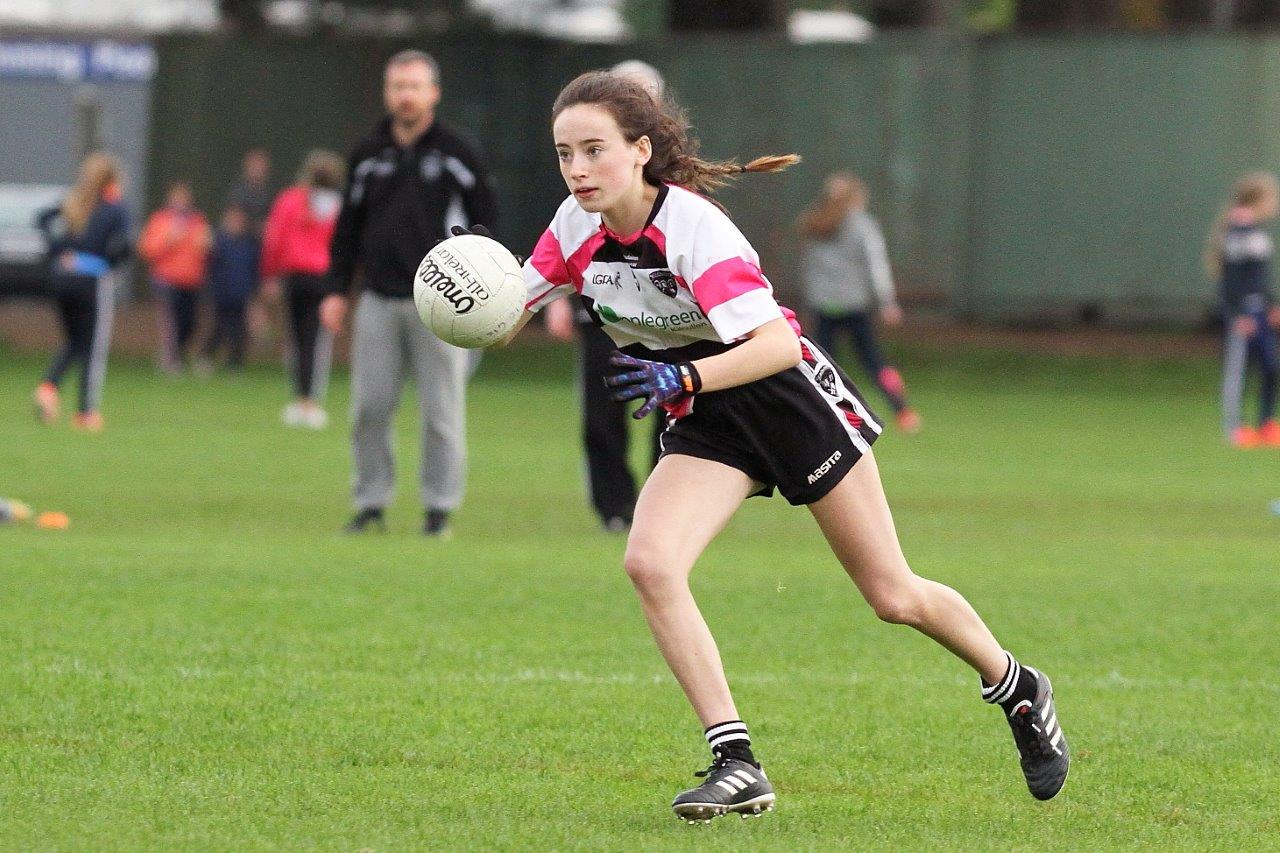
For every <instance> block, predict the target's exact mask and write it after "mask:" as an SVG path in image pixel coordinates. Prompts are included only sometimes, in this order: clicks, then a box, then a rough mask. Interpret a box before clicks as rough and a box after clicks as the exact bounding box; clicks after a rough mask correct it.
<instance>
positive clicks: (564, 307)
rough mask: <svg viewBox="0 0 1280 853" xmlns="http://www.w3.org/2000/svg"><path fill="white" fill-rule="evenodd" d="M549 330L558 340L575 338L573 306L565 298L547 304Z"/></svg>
mask: <svg viewBox="0 0 1280 853" xmlns="http://www.w3.org/2000/svg"><path fill="white" fill-rule="evenodd" d="M547 332H548V334H550V335H551V337H553V338H555V339H556V340H557V341H571V340H573V308H572V307H571V306H570V305H569V303H568V302H567V301H566V300H564V299H557V300H556V301H555V302H552V303H551V304H550V305H548V306H547Z"/></svg>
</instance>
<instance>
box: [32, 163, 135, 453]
mask: <svg viewBox="0 0 1280 853" xmlns="http://www.w3.org/2000/svg"><path fill="white" fill-rule="evenodd" d="M123 183H124V174H123V172H122V171H121V168H120V163H119V161H118V160H117V159H116V158H115V157H114V156H113V155H111V154H107V153H104V152H97V153H93V154H90V155H89V156H88V157H86V158H85V160H84V162H83V163H82V164H81V166H80V177H79V178H78V179H77V181H76V185H75V186H74V187H72V188H71V192H69V193H68V194H67V197H66V198H65V199H63V201H62V203H61V204H60V205H59V206H58V207H55V208H52V209H51V210H46V211H44V212H43V213H41V214H40V216H39V218H38V220H37V224H38V225H39V227H40V230H41V232H43V234H44V236H45V240H46V241H48V244H49V263H50V281H51V284H52V286H53V295H54V299H55V301H56V302H57V305H58V317H59V319H60V320H61V321H62V329H63V332H64V334H65V343H64V344H63V346H62V349H61V350H59V352H58V355H57V356H56V357H55V358H54V360H53V363H52V364H50V365H49V370H48V372H46V373H45V376H44V381H42V382H41V383H40V385H39V386H38V387H37V388H36V392H35V403H36V415H37V416H38V417H39V418H40V420H41V421H43V422H44V423H53V422H54V421H55V420H57V418H58V409H59V397H58V389H59V387H60V385H61V383H62V379H63V376H64V375H65V374H66V372H67V370H68V368H70V367H71V366H72V365H73V364H78V365H79V366H80V398H79V401H78V405H77V406H76V414H75V416H74V418H73V420H72V422H71V423H72V425H73V426H74V427H75V428H76V429H80V430H85V431H87V432H100V431H101V430H102V428H103V420H102V413H101V411H100V410H99V406H100V403H101V400H102V385H103V383H104V382H105V380H106V376H107V350H108V349H109V348H110V342H111V322H112V317H113V314H114V310H115V309H114V305H115V278H114V276H113V275H112V270H113V269H114V268H115V267H117V266H119V265H120V264H121V263H122V262H123V261H124V260H125V258H126V257H128V255H129V215H128V213H127V212H126V210H125V207H124V204H123V203H122V186H123Z"/></svg>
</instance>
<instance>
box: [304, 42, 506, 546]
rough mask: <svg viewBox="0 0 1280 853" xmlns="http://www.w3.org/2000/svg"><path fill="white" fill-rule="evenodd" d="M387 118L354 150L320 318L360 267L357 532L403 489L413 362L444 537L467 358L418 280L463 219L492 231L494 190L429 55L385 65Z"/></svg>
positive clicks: (337, 304)
mask: <svg viewBox="0 0 1280 853" xmlns="http://www.w3.org/2000/svg"><path fill="white" fill-rule="evenodd" d="M383 94H384V99H385V101H386V106H387V112H388V113H389V115H388V117H387V118H386V119H384V120H383V121H382V123H380V124H379V125H378V128H377V130H375V131H374V133H373V135H372V136H371V137H369V138H368V139H366V140H365V141H364V142H362V143H360V144H359V145H358V146H356V149H355V151H354V152H353V153H352V155H351V160H350V162H349V164H348V165H349V168H348V184H347V188H346V193H345V195H344V198H343V206H342V211H341V213H340V214H339V215H338V222H337V225H336V227H335V230H334V234H333V241H332V243H331V245H330V268H329V277H328V285H329V288H330V295H329V296H327V297H326V298H325V300H324V302H323V303H322V304H321V306H320V317H321V321H322V322H323V323H324V324H325V326H326V327H328V328H329V329H330V330H332V331H334V332H335V333H336V332H337V331H339V330H340V329H341V327H342V321H343V318H344V317H345V315H346V308H347V300H348V298H349V293H350V291H351V287H352V282H353V280H354V278H355V275H356V271H357V269H358V270H359V271H360V278H361V281H362V284H363V292H362V293H361V295H360V298H359V303H358V304H357V307H356V311H355V319H354V328H353V350H352V360H351V379H352V400H351V417H352V430H351V445H352V455H353V457H354V462H355V477H354V484H353V492H354V494H353V497H354V503H355V509H356V514H355V517H354V518H353V519H352V520H351V522H350V523H349V524H348V525H347V530H348V531H350V532H359V531H361V530H365V529H367V528H368V527H370V526H371V525H372V526H377V527H381V526H382V525H383V512H384V509H385V507H386V505H387V504H388V503H389V502H390V500H391V497H392V494H393V493H394V491H395V468H394V457H393V454H392V448H391V423H392V416H393V414H394V413H395V409H396V405H397V403H398V402H399V399H400V388H401V384H402V382H403V378H404V371H405V367H406V363H407V367H408V368H409V370H411V371H412V373H413V375H414V378H415V380H416V382H417V386H418V399H419V403H420V407H421V414H422V442H423V448H422V466H421V470H420V481H421V495H422V503H423V507H424V509H425V511H426V514H425V520H424V525H423V530H424V532H425V533H427V534H428V535H441V534H444V533H446V532H447V530H448V517H449V513H450V512H451V511H452V510H454V509H456V508H457V506H458V504H459V503H461V501H462V492H463V483H464V479H465V468H466V435H465V432H466V431H465V422H464V408H465V403H466V401H465V396H464V392H465V386H466V377H467V368H468V365H469V361H470V360H469V354H468V353H467V351H466V350H462V349H459V348H457V347H453V346H450V345H449V344H446V343H444V342H443V341H441V340H440V339H439V338H437V337H436V336H435V335H433V334H432V333H431V332H430V331H428V330H427V328H426V327H425V326H423V324H422V321H421V320H420V319H419V318H418V313H417V309H416V308H415V306H414V303H413V276H414V273H415V272H416V271H417V269H418V264H419V263H420V262H421V261H422V257H423V256H424V255H425V254H426V253H427V252H428V251H429V250H430V249H431V247H432V246H434V245H435V244H436V243H437V242H439V241H440V240H443V239H444V238H446V237H448V236H449V229H450V227H452V226H454V225H460V226H463V227H469V226H471V225H477V224H478V225H484V226H486V227H489V228H492V227H493V225H494V220H495V218H496V210H495V207H496V205H495V202H494V197H493V191H492V189H491V187H490V184H489V178H488V174H487V172H486V170H485V169H484V167H483V166H482V164H481V163H480V160H479V158H478V156H477V155H476V152H475V150H474V149H473V148H472V147H471V146H470V145H469V144H468V143H467V142H466V141H464V140H463V139H462V137H460V136H459V135H458V134H457V133H456V132H454V131H453V130H452V129H451V128H450V127H449V126H448V125H445V124H443V123H442V122H441V121H440V120H439V119H438V118H436V117H435V107H436V104H437V103H438V102H439V100H440V87H439V70H438V68H437V66H436V63H435V61H434V60H433V59H431V57H430V56H428V55H427V54H425V53H422V52H421V51H403V52H401V53H398V54H396V55H395V56H393V57H392V58H391V60H390V62H388V63H387V69H386V78H385V87H384V92H383Z"/></svg>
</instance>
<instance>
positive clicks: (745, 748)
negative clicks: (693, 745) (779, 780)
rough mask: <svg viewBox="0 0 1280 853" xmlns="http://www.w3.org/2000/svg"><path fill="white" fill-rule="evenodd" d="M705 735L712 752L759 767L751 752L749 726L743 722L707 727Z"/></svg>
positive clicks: (737, 721) (730, 722) (736, 721)
mask: <svg viewBox="0 0 1280 853" xmlns="http://www.w3.org/2000/svg"><path fill="white" fill-rule="evenodd" d="M703 734H704V735H705V736H706V738H707V743H708V744H709V745H710V746H711V751H712V752H714V753H715V754H716V755H719V756H723V757H725V758H736V759H737V760H739V761H745V762H747V763H748V764H750V765H752V766H753V767H759V766H760V765H759V764H757V763H756V757H755V755H754V754H752V752H751V735H749V734H747V724H746V723H744V722H742V720H729V721H728V722H724V723H716V724H715V725H714V726H707V728H706V730H705V731H704V732H703Z"/></svg>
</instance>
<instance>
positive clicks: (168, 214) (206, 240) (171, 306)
mask: <svg viewBox="0 0 1280 853" xmlns="http://www.w3.org/2000/svg"><path fill="white" fill-rule="evenodd" d="M212 243H213V235H212V233H211V232H210V230H209V222H208V221H207V220H206V219H205V217H204V214H203V213H201V212H200V211H198V210H196V209H195V205H194V203H193V200H192V196H191V185H190V184H188V183H187V182H186V181H175V182H174V183H173V184H171V185H170V186H169V192H168V195H167V196H166V201H165V205H164V207H162V208H160V209H159V210H157V211H156V212H155V213H153V214H151V218H150V219H148V220H147V224H146V225H145V226H144V227H143V229H142V236H141V237H140V238H139V240H138V254H139V255H141V256H142V258H143V260H145V261H146V262H147V263H148V264H149V265H150V267H151V284H152V289H153V290H154V292H155V295H156V297H157V299H158V300H159V301H160V311H159V312H158V317H159V321H160V368H161V369H162V370H163V371H164V372H165V373H168V374H170V375H176V374H178V373H180V372H182V365H183V362H184V360H185V358H186V348H187V344H189V343H190V342H191V336H192V335H193V334H194V332H195V329H196V307H197V304H198V303H197V300H198V298H199V295H200V288H201V287H203V286H204V277H205V267H206V264H207V262H208V258H209V248H210V246H211V245H212Z"/></svg>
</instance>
